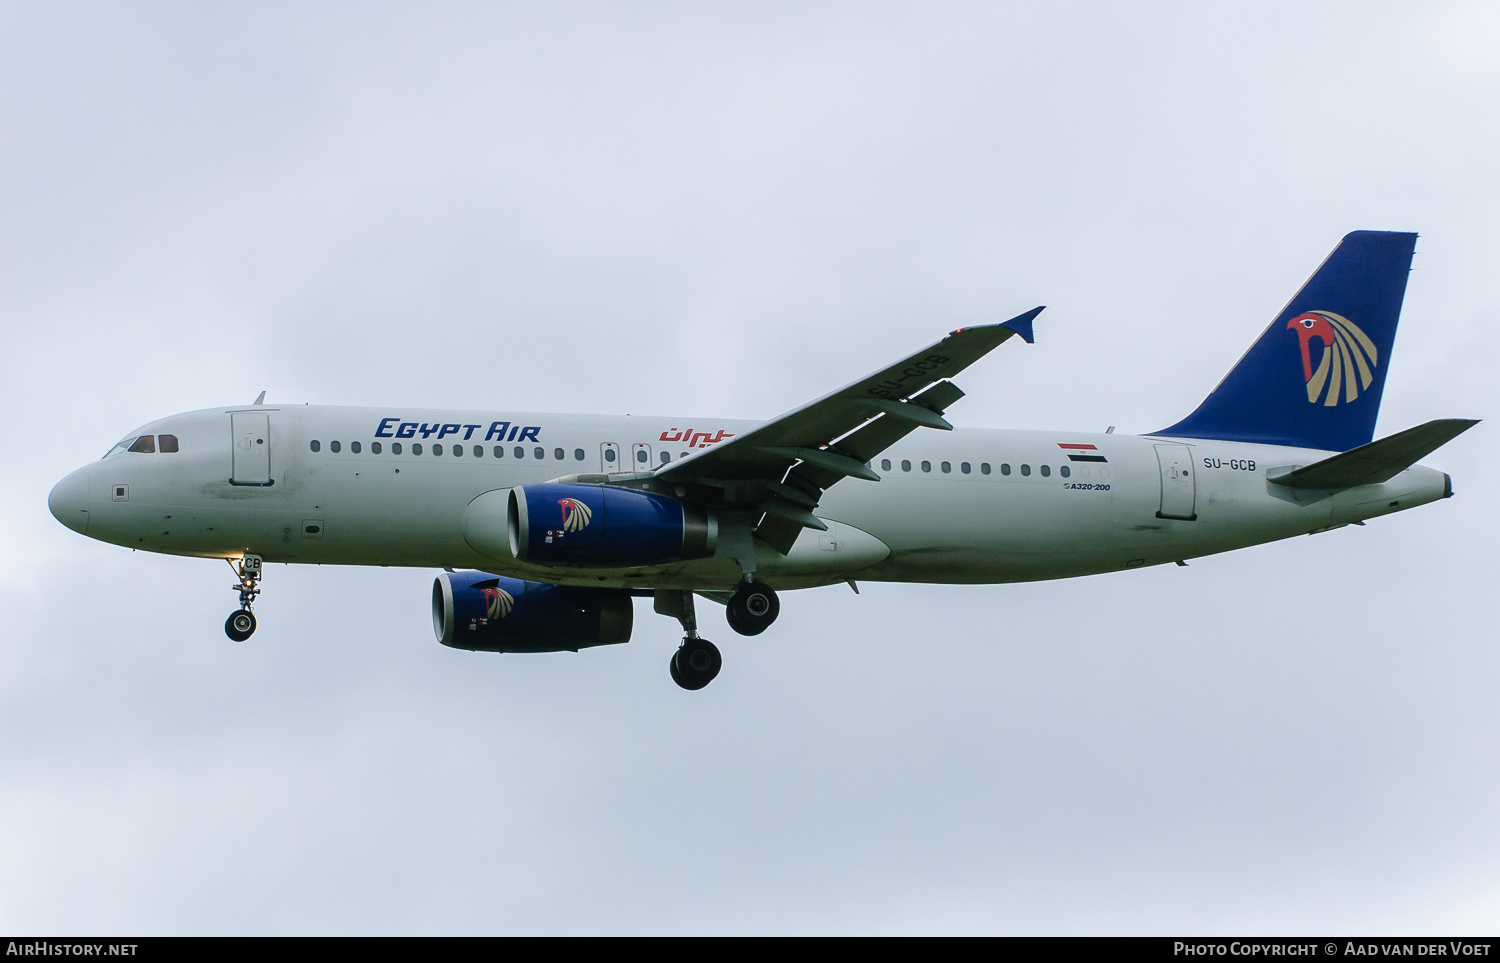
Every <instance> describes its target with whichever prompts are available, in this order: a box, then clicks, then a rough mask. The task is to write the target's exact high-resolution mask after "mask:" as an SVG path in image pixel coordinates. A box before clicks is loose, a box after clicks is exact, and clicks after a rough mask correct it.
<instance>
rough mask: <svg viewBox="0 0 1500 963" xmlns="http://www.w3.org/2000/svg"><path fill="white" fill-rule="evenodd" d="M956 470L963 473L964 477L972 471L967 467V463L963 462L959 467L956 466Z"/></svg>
mask: <svg viewBox="0 0 1500 963" xmlns="http://www.w3.org/2000/svg"><path fill="white" fill-rule="evenodd" d="M958 470H959V471H961V472H963V473H964V474H965V475H967V474H969V473H970V472H971V471H972V470H973V469H972V468H971V467H970V466H969V463H968V462H964V463H963V464H961V465H959V466H958Z"/></svg>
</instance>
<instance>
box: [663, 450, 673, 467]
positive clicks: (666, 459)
mask: <svg viewBox="0 0 1500 963" xmlns="http://www.w3.org/2000/svg"><path fill="white" fill-rule="evenodd" d="M671 460H672V453H671V452H670V451H664V452H662V453H661V463H662V464H663V465H665V464H666V463H667V462H669V461H671Z"/></svg>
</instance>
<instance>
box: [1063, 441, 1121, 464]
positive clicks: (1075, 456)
mask: <svg viewBox="0 0 1500 963" xmlns="http://www.w3.org/2000/svg"><path fill="white" fill-rule="evenodd" d="M1057 447H1059V448H1061V449H1062V450H1063V451H1064V452H1066V453H1067V456H1068V460H1069V461H1102V462H1108V461H1109V459H1108V458H1105V457H1104V456H1103V455H1101V454H1099V449H1098V448H1097V447H1096V446H1094V445H1065V444H1063V443H1062V442H1058V443H1057Z"/></svg>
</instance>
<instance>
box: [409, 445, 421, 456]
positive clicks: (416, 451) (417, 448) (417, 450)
mask: <svg viewBox="0 0 1500 963" xmlns="http://www.w3.org/2000/svg"><path fill="white" fill-rule="evenodd" d="M411 453H412V454H413V455H420V454H421V453H422V443H421V442H416V443H414V444H413V445H412V446H411Z"/></svg>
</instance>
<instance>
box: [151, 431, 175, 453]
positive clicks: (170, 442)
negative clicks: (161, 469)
mask: <svg viewBox="0 0 1500 963" xmlns="http://www.w3.org/2000/svg"><path fill="white" fill-rule="evenodd" d="M156 444H157V450H158V451H164V452H167V453H168V454H171V453H173V452H176V451H177V436H176V435H162V436H161V437H160V438H158V439H156Z"/></svg>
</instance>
